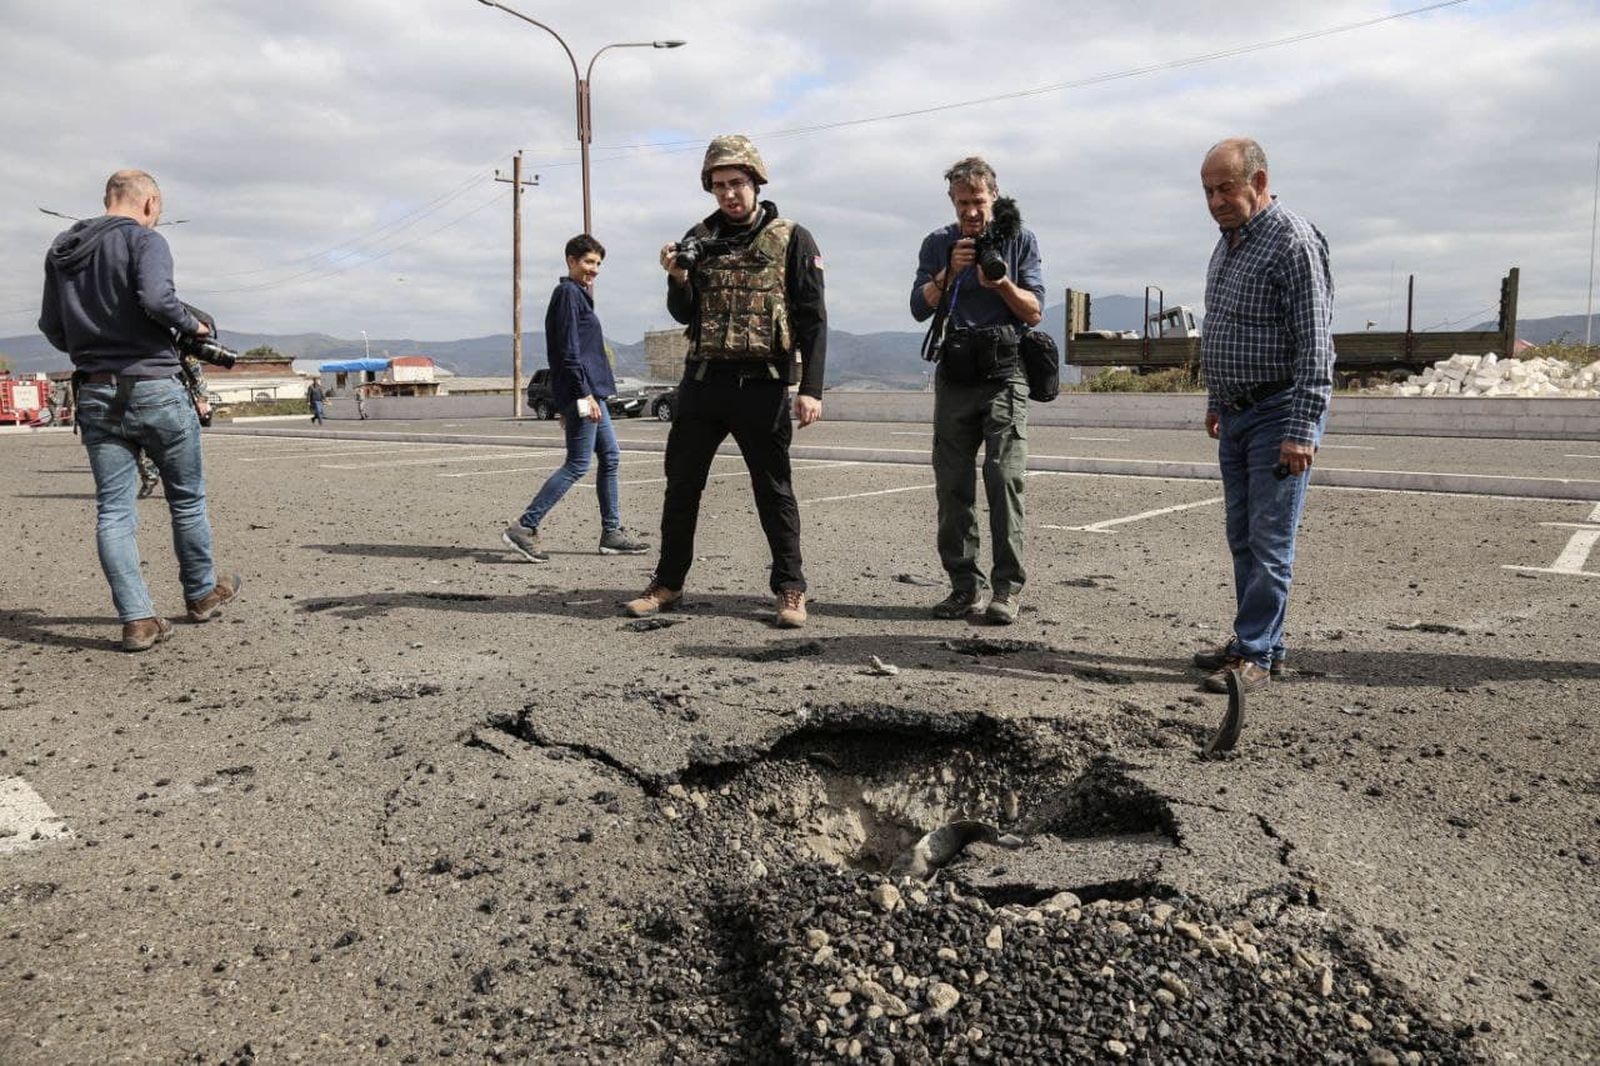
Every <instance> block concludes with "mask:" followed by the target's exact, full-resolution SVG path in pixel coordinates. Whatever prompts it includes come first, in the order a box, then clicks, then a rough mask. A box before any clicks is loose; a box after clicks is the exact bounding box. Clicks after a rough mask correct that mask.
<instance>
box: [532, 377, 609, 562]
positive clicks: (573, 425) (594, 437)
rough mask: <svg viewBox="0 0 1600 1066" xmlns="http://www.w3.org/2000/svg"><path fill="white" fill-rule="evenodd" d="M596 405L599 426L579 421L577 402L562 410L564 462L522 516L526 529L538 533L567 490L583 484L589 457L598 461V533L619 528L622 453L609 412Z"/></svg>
mask: <svg viewBox="0 0 1600 1066" xmlns="http://www.w3.org/2000/svg"><path fill="white" fill-rule="evenodd" d="M595 402H596V403H598V404H599V405H600V421H598V422H591V421H589V420H588V419H587V418H579V417H578V402H577V401H576V400H574V401H573V402H572V403H569V404H567V405H566V406H565V407H563V408H562V409H561V417H562V420H563V421H564V422H565V423H566V426H565V429H566V434H567V461H566V462H565V463H563V464H562V466H561V469H559V470H557V471H556V472H555V473H553V474H551V475H550V477H549V478H548V479H546V481H545V483H544V485H543V487H541V488H540V489H539V494H538V495H537V496H535V497H534V498H533V502H532V503H530V504H528V509H527V510H526V511H524V512H523V513H522V518H521V519H519V521H520V522H521V523H522V524H523V525H524V526H527V527H528V528H529V529H538V528H539V525H540V523H542V522H543V521H544V517H545V515H547V514H549V513H550V511H551V509H552V508H553V507H555V505H556V504H558V503H560V502H561V497H563V496H565V495H566V494H567V490H568V489H570V488H572V486H573V485H576V484H577V483H578V482H579V481H582V480H583V475H585V474H587V473H588V472H589V456H590V455H596V456H599V458H600V473H599V476H597V477H596V478H595V491H596V492H597V493H598V494H599V496H600V526H601V532H602V533H603V534H604V533H610V532H612V531H613V530H617V529H621V528H622V515H621V513H620V511H619V509H618V504H617V467H618V466H619V465H620V464H621V453H620V452H619V451H618V449H617V435H616V433H615V432H614V431H613V430H612V428H611V412H610V411H608V410H607V409H606V402H605V401H604V400H596V401H595Z"/></svg>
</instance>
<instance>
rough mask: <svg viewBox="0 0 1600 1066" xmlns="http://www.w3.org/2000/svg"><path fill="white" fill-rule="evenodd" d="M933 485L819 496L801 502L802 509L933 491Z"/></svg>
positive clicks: (905, 486) (904, 486)
mask: <svg viewBox="0 0 1600 1066" xmlns="http://www.w3.org/2000/svg"><path fill="white" fill-rule="evenodd" d="M932 488H933V486H932V485H903V486H901V487H900V488H897V489H874V490H873V491H872V492H851V493H847V494H846V495H844V496H819V497H817V498H816V499H814V500H801V501H800V506H801V507H809V506H810V505H811V504H813V503H833V502H834V501H835V500H859V499H861V498H863V497H866V496H892V495H894V494H895V493H897V492H916V491H918V490H919V489H921V490H928V489H932Z"/></svg>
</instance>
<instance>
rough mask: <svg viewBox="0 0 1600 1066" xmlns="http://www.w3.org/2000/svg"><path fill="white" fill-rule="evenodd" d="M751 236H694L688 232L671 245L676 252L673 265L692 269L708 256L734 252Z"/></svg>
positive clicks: (748, 241) (745, 243)
mask: <svg viewBox="0 0 1600 1066" xmlns="http://www.w3.org/2000/svg"><path fill="white" fill-rule="evenodd" d="M751 236H753V235H746V236H744V237H742V238H740V237H696V236H695V235H694V234H692V233H691V234H689V236H687V237H685V238H684V239H683V240H681V241H679V242H678V243H677V244H675V245H673V247H674V248H675V249H676V250H677V254H676V255H675V256H674V257H673V260H672V262H673V265H674V266H679V267H682V268H683V269H684V270H693V269H694V266H695V264H696V263H698V262H700V260H702V259H705V258H708V257H710V256H718V255H727V254H728V253H729V252H736V251H738V250H739V249H740V248H743V247H744V246H745V245H747V244H749V243H750V240H751Z"/></svg>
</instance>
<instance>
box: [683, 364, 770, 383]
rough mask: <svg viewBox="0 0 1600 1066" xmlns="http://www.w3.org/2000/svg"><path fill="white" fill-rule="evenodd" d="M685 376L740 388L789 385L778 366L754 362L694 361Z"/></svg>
mask: <svg viewBox="0 0 1600 1066" xmlns="http://www.w3.org/2000/svg"><path fill="white" fill-rule="evenodd" d="M690 366H691V369H690V370H689V373H688V374H686V375H685V376H686V377H688V378H689V379H691V380H694V381H697V382H705V381H731V382H733V383H734V384H735V385H737V386H738V387H739V388H744V387H745V386H746V385H758V384H759V385H768V384H771V383H773V382H775V381H776V382H783V383H784V384H785V385H787V384H788V379H787V378H786V377H785V376H784V375H783V372H782V370H781V369H780V368H779V366H778V364H776V363H770V362H765V361H763V362H756V361H753V360H731V359H694V360H690Z"/></svg>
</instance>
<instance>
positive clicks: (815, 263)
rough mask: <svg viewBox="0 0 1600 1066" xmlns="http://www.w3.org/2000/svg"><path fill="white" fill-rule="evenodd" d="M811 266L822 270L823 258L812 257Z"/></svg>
mask: <svg viewBox="0 0 1600 1066" xmlns="http://www.w3.org/2000/svg"><path fill="white" fill-rule="evenodd" d="M811 265H812V266H814V267H816V268H817V269H818V270H821V269H822V256H820V255H814V256H812V257H811Z"/></svg>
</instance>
